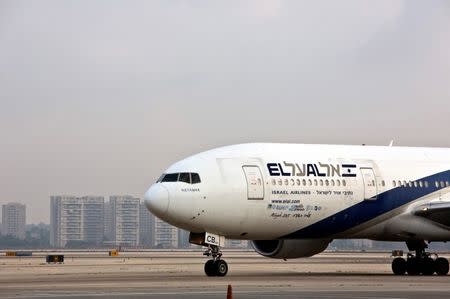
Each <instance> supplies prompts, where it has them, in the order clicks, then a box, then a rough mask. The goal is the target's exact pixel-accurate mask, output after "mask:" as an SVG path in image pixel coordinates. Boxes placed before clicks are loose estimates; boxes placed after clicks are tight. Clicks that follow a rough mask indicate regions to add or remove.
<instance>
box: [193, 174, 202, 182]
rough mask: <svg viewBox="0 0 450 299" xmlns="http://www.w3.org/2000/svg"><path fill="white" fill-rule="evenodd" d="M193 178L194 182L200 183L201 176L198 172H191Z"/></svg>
mask: <svg viewBox="0 0 450 299" xmlns="http://www.w3.org/2000/svg"><path fill="white" fill-rule="evenodd" d="M191 179H192V184H198V183H200V182H201V181H200V176H199V175H198V173H191Z"/></svg>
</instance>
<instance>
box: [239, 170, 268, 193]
mask: <svg viewBox="0 0 450 299" xmlns="http://www.w3.org/2000/svg"><path fill="white" fill-rule="evenodd" d="M242 169H243V170H244V174H245V179H246V180H247V198H248V199H249V200H253V199H259V200H261V199H264V180H263V177H262V174H261V170H260V169H259V167H258V166H253V165H252V166H242Z"/></svg>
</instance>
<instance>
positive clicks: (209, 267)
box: [205, 260, 216, 276]
mask: <svg viewBox="0 0 450 299" xmlns="http://www.w3.org/2000/svg"><path fill="white" fill-rule="evenodd" d="M205 273H206V275H207V276H216V268H215V262H214V260H208V261H207V262H206V263H205Z"/></svg>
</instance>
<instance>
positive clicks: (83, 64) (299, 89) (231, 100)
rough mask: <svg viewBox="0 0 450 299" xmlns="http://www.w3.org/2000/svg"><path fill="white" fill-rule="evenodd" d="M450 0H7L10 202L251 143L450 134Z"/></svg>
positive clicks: (127, 177)
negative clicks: (227, 147)
mask: <svg viewBox="0 0 450 299" xmlns="http://www.w3.org/2000/svg"><path fill="white" fill-rule="evenodd" d="M449 3H450V2H449V1H446V0H437V1H421V0H408V1H395V0H385V1H360V0H352V1H332V0H330V1H277V0H274V1H264V0H255V1H229V0H227V1H181V0H179V1H178V0H161V1H23V2H22V1H16V0H11V1H0V203H6V202H9V201H18V202H22V203H26V204H27V206H28V211H27V212H28V220H29V221H30V222H33V223H36V222H39V221H44V222H48V221H49V219H48V215H49V196H50V195H52V194H74V195H88V194H95V195H97V194H98V195H104V196H109V195H111V194H131V195H135V196H139V197H142V195H143V193H144V192H145V190H146V189H147V187H148V186H149V185H150V184H151V183H152V182H153V181H154V180H155V179H156V178H157V177H158V176H159V174H160V173H161V172H163V171H164V170H165V169H166V168H167V167H168V166H169V165H170V164H171V163H173V162H175V161H177V160H179V159H181V158H184V157H186V156H189V155H191V154H194V153H196V152H199V151H203V150H205V149H209V148H213V147H217V146H222V145H227V144H234V143H242V142H255V141H264V142H297V143H338V144H361V143H367V144H378V145H384V144H386V145H387V144H388V143H389V141H390V140H391V139H395V141H396V144H397V145H416V146H442V147H450V138H449V137H448V136H449V134H448V129H449V127H450V4H449Z"/></svg>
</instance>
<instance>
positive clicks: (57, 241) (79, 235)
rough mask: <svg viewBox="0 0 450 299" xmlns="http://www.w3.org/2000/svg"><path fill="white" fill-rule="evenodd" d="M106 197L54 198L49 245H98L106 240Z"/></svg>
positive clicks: (51, 199)
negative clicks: (104, 237) (104, 238)
mask: <svg viewBox="0 0 450 299" xmlns="http://www.w3.org/2000/svg"><path fill="white" fill-rule="evenodd" d="M103 205H104V198H103V197H101V196H85V197H82V198H80V197H76V196H51V197H50V245H51V246H53V247H66V246H71V247H72V246H74V247H77V246H88V245H91V246H95V245H99V244H101V243H102V241H103V231H104V216H103V215H104V209H103Z"/></svg>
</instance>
